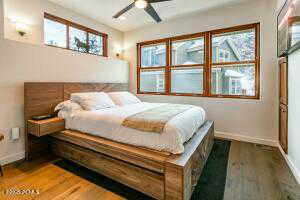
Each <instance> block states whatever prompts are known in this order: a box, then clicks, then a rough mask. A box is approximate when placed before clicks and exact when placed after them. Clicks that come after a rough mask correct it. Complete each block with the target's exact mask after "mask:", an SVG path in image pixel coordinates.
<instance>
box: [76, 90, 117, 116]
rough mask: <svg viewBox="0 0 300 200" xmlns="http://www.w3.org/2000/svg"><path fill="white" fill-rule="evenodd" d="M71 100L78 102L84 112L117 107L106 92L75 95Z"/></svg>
mask: <svg viewBox="0 0 300 200" xmlns="http://www.w3.org/2000/svg"><path fill="white" fill-rule="evenodd" d="M71 100H72V101H75V102H77V103H78V104H79V105H81V106H82V108H83V109H84V110H88V111H94V110H101V109H105V108H112V107H116V105H115V104H114V102H113V101H112V100H111V99H110V97H109V96H108V95H107V94H106V93H104V92H88V93H73V94H71Z"/></svg>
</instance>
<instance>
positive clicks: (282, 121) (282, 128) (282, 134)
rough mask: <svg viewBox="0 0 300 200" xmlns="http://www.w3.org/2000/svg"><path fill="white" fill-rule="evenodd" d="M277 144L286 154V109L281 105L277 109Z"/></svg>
mask: <svg viewBox="0 0 300 200" xmlns="http://www.w3.org/2000/svg"><path fill="white" fill-rule="evenodd" d="M279 143H280V145H281V147H282V149H283V150H284V152H285V153H288V108H287V106H286V105H283V104H281V105H280V108H279Z"/></svg>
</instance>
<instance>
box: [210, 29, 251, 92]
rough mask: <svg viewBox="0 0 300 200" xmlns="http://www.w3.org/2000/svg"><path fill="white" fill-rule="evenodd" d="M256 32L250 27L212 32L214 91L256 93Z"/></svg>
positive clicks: (212, 89) (212, 90)
mask: <svg viewBox="0 0 300 200" xmlns="http://www.w3.org/2000/svg"><path fill="white" fill-rule="evenodd" d="M255 32H256V29H255V28H250V29H245V30H238V31H226V32H221V33H213V34H212V44H213V45H212V46H213V51H212V58H216V59H215V60H212V66H211V73H212V75H213V76H215V77H216V78H214V79H211V81H212V82H211V84H212V85H213V87H212V88H211V94H212V95H240V96H255V95H256V94H255V92H256V89H255V85H256V84H255V79H256V68H255V66H256V63H257V60H256V55H255V54H256V51H255V50H256V48H255V47H256V39H255V38H256V34H255ZM217 52H218V53H217Z"/></svg>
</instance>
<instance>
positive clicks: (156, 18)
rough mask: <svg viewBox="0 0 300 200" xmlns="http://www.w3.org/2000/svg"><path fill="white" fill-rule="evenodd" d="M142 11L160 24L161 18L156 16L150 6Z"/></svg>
mask: <svg viewBox="0 0 300 200" xmlns="http://www.w3.org/2000/svg"><path fill="white" fill-rule="evenodd" d="M144 10H145V11H146V12H147V13H148V14H149V15H150V16H151V17H152V18H153V19H154V20H155V21H156V22H157V23H159V22H161V18H160V17H159V16H158V14H157V12H156V11H155V10H154V8H153V7H152V5H151V4H148V6H147V7H146V8H144Z"/></svg>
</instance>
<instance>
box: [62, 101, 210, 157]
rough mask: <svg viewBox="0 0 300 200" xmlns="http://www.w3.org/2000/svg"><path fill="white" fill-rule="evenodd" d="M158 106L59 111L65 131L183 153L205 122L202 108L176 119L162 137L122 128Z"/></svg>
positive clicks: (150, 104) (144, 104)
mask: <svg viewBox="0 0 300 200" xmlns="http://www.w3.org/2000/svg"><path fill="white" fill-rule="evenodd" d="M161 105H164V104H159V103H146V102H142V103H137V104H132V105H127V106H122V107H116V108H108V109H104V110H98V111H74V112H65V111H60V113H59V116H60V117H62V118H64V119H65V120H66V128H67V129H72V130H77V131H81V132H84V133H89V134H92V135H96V136H100V137H103V138H107V139H110V140H113V141H117V142H121V143H126V144H131V145H135V146H141V147H146V148H150V149H155V150H158V151H167V152H171V153H173V154H180V153H182V152H184V142H186V141H188V140H189V139H190V138H191V137H192V136H193V134H194V133H195V132H196V130H197V129H198V128H199V127H200V126H201V125H202V124H203V123H204V122H205V121H206V113H205V111H204V110H203V109H202V108H201V107H197V106H194V107H193V108H191V109H189V110H187V111H185V112H183V113H180V114H178V115H176V116H175V117H174V118H173V119H171V120H170V121H169V122H168V123H167V124H166V126H165V128H164V131H163V133H161V134H159V133H152V132H143V131H139V130H136V129H132V128H128V127H125V126H122V125H121V124H122V122H123V120H124V119H125V118H126V117H128V116H131V115H133V114H136V113H138V112H141V111H144V110H147V109H150V108H154V107H158V106H161Z"/></svg>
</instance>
